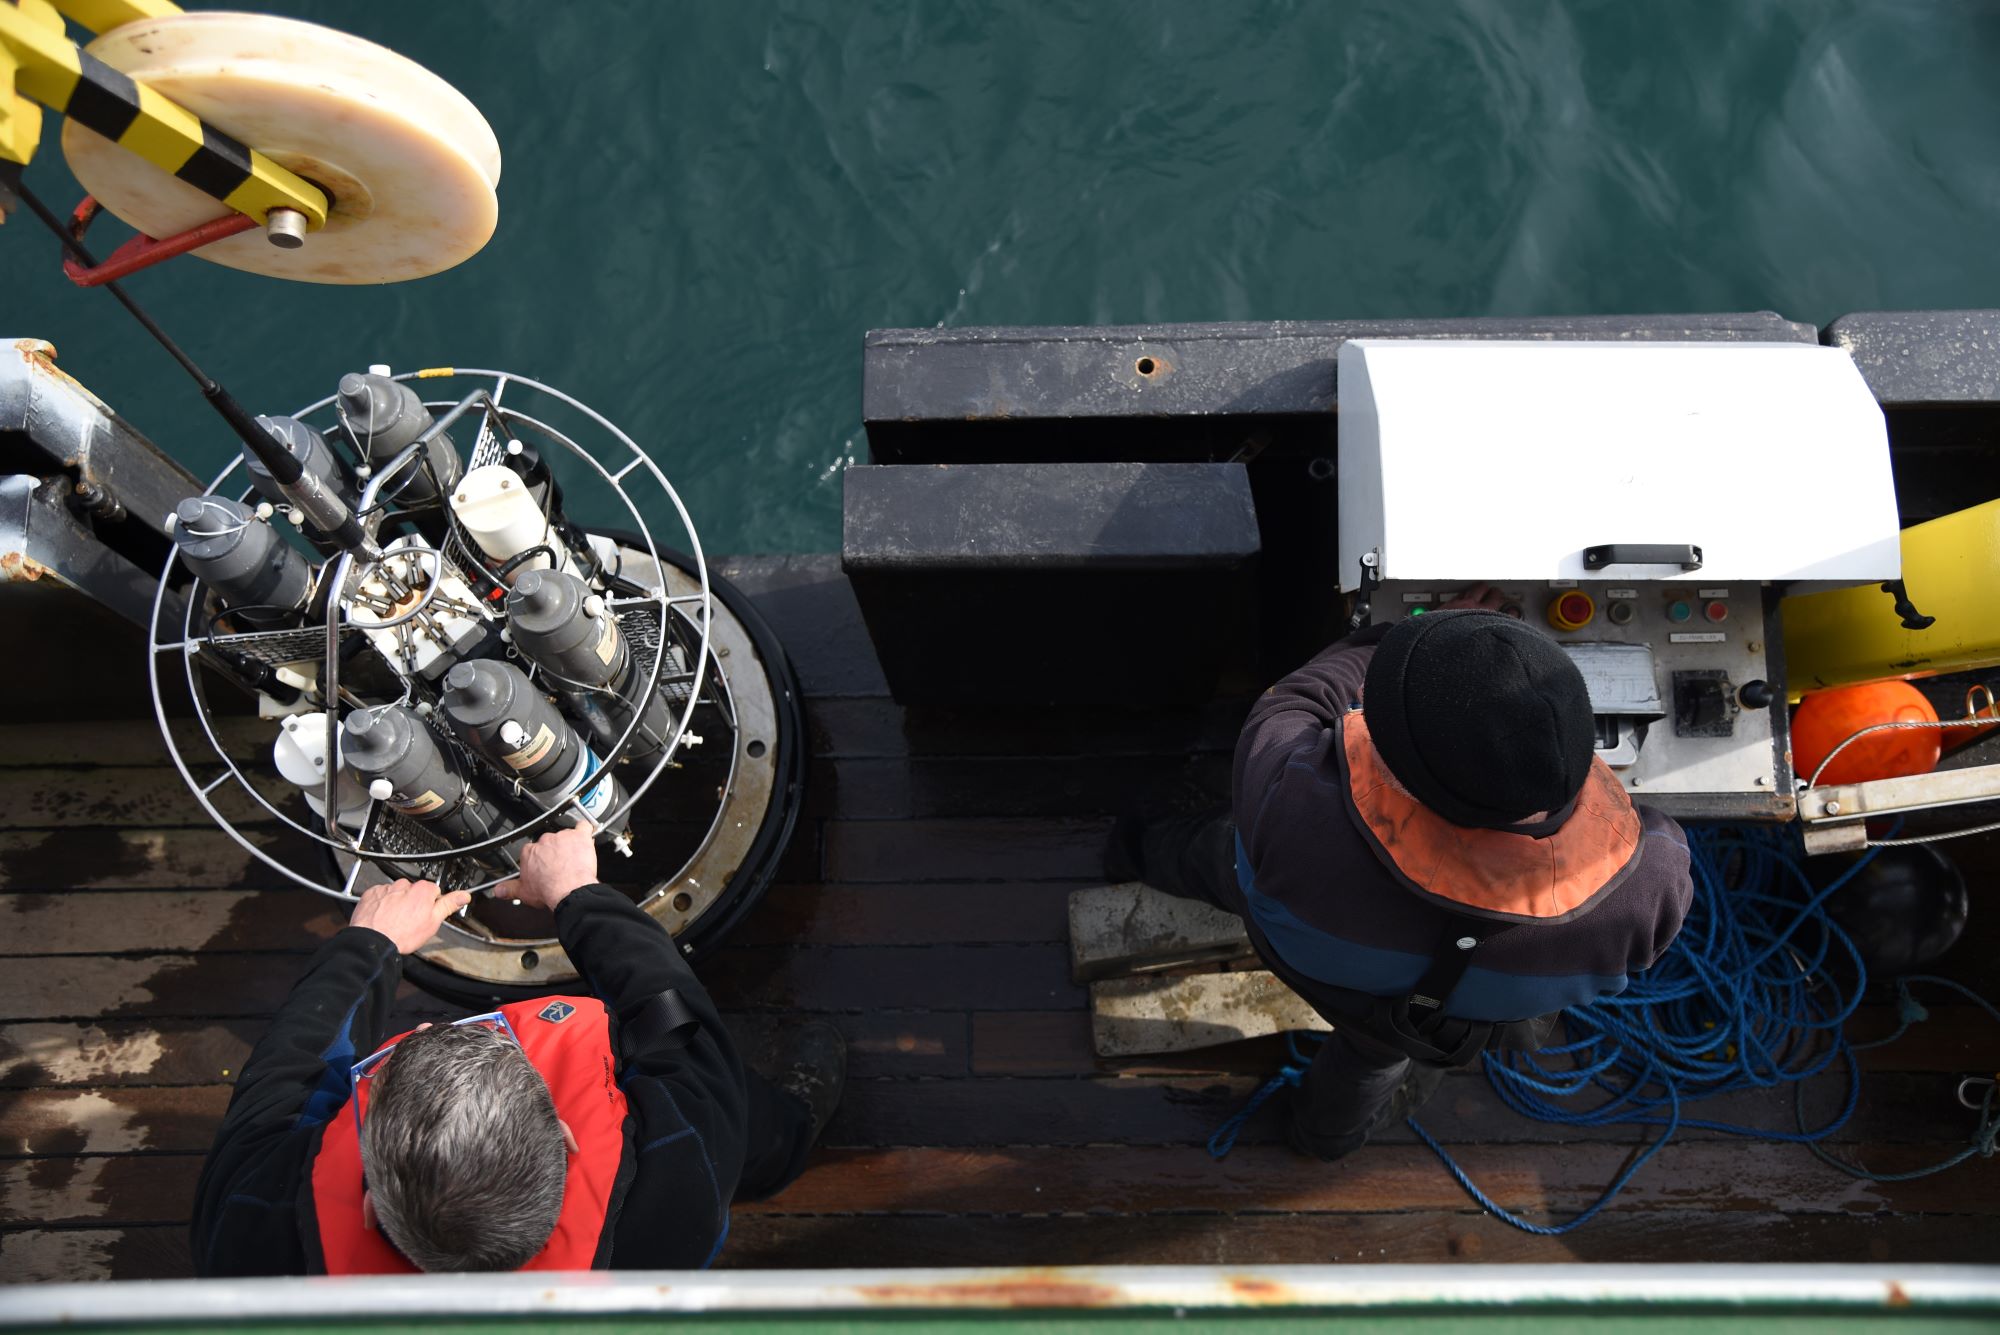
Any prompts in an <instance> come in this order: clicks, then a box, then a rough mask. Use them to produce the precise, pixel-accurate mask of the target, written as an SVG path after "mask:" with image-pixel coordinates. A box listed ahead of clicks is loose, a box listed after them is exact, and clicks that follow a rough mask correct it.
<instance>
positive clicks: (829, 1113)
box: [772, 1020, 847, 1142]
mask: <svg viewBox="0 0 2000 1335" xmlns="http://www.w3.org/2000/svg"><path fill="white" fill-rule="evenodd" d="M778 1060H779V1066H778V1069H777V1071H776V1072H775V1073H774V1074H773V1076H772V1082H773V1083H774V1084H776V1085H777V1086H778V1088H780V1089H782V1090H784V1091H785V1092H786V1093H787V1094H791V1095H793V1096H794V1097H796V1098H798V1099H799V1100H800V1101H802V1102H803V1103H804V1104H805V1105H806V1107H807V1108H809V1109H811V1110H812V1138H813V1140H814V1141H815V1142H817V1141H818V1140H819V1135H820V1132H822V1131H824V1130H826V1124H827V1123H828V1122H830V1121H832V1120H833V1110H834V1109H835V1108H838V1107H839V1106H840V1094H841V1091H842V1090H843V1089H845V1088H846V1086H847V1040H846V1039H845V1038H842V1037H841V1035H840V1031H839V1030H838V1029H835V1028H834V1027H833V1026H832V1025H830V1024H828V1023H826V1021H824V1020H814V1021H813V1022H812V1023H810V1024H807V1025H804V1026H803V1027H801V1028H800V1029H799V1030H798V1031H797V1032H796V1033H794V1034H792V1035H791V1036H790V1037H789V1038H788V1039H787V1040H786V1041H785V1043H784V1046H783V1047H782V1049H781V1050H780V1051H779V1054H778Z"/></svg>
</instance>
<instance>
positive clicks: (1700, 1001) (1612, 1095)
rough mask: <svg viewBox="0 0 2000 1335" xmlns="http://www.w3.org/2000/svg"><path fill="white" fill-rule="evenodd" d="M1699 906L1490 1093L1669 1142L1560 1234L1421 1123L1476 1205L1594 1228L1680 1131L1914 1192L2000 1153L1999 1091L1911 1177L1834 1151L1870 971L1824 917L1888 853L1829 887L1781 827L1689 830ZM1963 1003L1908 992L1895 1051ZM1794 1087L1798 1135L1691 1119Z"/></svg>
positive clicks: (1513, 1055) (1220, 1134) (1507, 1060)
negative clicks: (1810, 1088)
mask: <svg viewBox="0 0 2000 1335" xmlns="http://www.w3.org/2000/svg"><path fill="white" fill-rule="evenodd" d="M1688 844H1689V850H1690V854H1691V859H1692V867H1693V875H1694V886H1695V894H1694V903H1693V905H1692V907H1691V908H1690V909H1689V912H1688V916H1687V920H1686V922H1685V923H1684V924H1683V926H1682V928H1681V933H1680V935H1679V936H1678V937H1676V938H1675V940H1674V942H1673V944H1672V945H1671V946H1669V947H1668V949H1667V951H1666V953H1665V954H1663V955H1662V956H1661V957H1660V959H1659V960H1658V961H1657V962H1656V963H1655V964H1654V965H1653V967H1652V968H1650V969H1648V970H1646V971H1645V972H1643V973H1641V974H1639V975H1637V976H1635V977H1634V978H1633V979H1632V982H1631V985H1630V986H1629V987H1628V988H1627V989H1626V990H1625V991H1624V992H1622V993H1620V994H1619V995H1617V996H1615V997H1607V998H1604V999H1602V1000H1600V1001H1595V1002H1591V1003H1589V1004H1588V1005H1582V1006H1572V1007H1570V1008H1569V1009H1567V1010H1566V1011H1565V1012H1564V1019H1565V1021H1566V1025H1567V1034H1568V1037H1569V1039H1570V1041H1568V1042H1566V1043H1563V1044H1561V1045H1559V1046H1555V1047H1548V1048H1544V1049H1542V1050H1541V1051H1539V1052H1533V1053H1521V1052H1489V1053H1487V1054H1486V1056H1485V1066H1486V1075H1487V1079H1488V1080H1489V1081H1490V1082H1491V1084H1492V1086H1493V1089H1494V1091H1495V1092H1496V1093H1497V1094H1498V1095H1499V1096H1500V1098H1501V1100H1502V1102H1504V1103H1505V1104H1506V1105H1507V1106H1508V1107H1510V1108H1512V1109H1513V1110H1514V1111H1516V1112H1518V1113H1520V1114H1522V1115H1523V1116H1527V1117H1532V1118H1535V1119H1536V1120H1538V1121H1544V1122H1551V1123H1555V1124H1557V1125H1561V1126H1577V1127H1586V1126H1614V1125H1626V1126H1641V1127H1653V1128H1658V1129H1659V1134H1658V1135H1656V1136H1654V1137H1653V1138H1652V1140H1650V1141H1649V1142H1648V1143H1647V1144H1646V1146H1645V1147H1644V1148H1643V1149H1642V1150H1641V1151H1640V1152H1639V1153H1638V1154H1637V1155H1636V1156H1635V1157H1634V1158H1633V1159H1632V1160H1631V1162H1629V1163H1628V1164H1627V1165H1626V1166H1625V1167H1624V1169H1623V1170H1621V1171H1620V1172H1619V1174H1618V1175H1617V1176H1616V1177H1615V1178H1614V1179H1612V1181H1611V1183H1610V1185H1608V1186H1607V1187H1606V1188H1605V1189H1604V1191H1603V1193H1602V1194H1601V1195H1600V1196H1599V1197H1598V1199H1597V1200H1596V1201H1595V1202H1594V1203H1593V1204H1592V1205H1591V1206H1590V1207H1589V1208H1587V1209H1585V1210H1584V1211H1583V1212H1582V1213H1581V1214H1579V1215H1577V1216H1576V1217H1574V1218H1572V1219H1569V1220H1567V1221H1565V1222H1563V1223H1561V1224H1553V1225H1551V1224H1537V1223H1534V1222H1532V1221H1530V1220H1526V1219H1523V1218H1521V1217H1520V1216H1518V1215H1515V1214H1513V1213H1512V1212H1510V1211H1508V1210H1506V1209H1505V1208H1503V1207H1502V1206H1500V1205H1499V1204H1498V1203H1496V1202H1495V1201H1494V1200H1492V1198H1490V1197H1489V1196H1487V1195H1486V1193H1484V1192H1483V1191H1481V1190H1480V1189H1479V1187H1478V1185H1477V1184H1476V1183H1475V1182H1473V1180H1472V1179H1471V1177H1470V1176H1469V1175H1468V1174H1467V1173H1466V1171H1465V1170H1464V1169H1463V1168H1462V1167H1461V1166H1460V1165H1459V1164H1458V1162H1457V1160H1455V1159H1454V1158H1452V1156H1451V1153H1450V1152H1449V1151H1448V1150H1446V1149H1445V1147H1444V1146H1443V1145H1441V1144H1439V1143H1438V1141H1437V1140H1436V1139H1435V1138H1434V1137H1433V1136H1432V1135H1431V1134H1430V1133H1429V1132H1428V1131H1426V1130H1425V1129H1424V1128H1423V1126H1422V1125H1421V1124H1420V1123H1419V1122H1418V1121H1417V1120H1416V1118H1414V1117H1412V1118H1410V1119H1408V1121H1409V1126H1410V1129H1411V1130H1412V1131H1414V1132H1415V1133H1416V1134H1417V1136H1418V1137H1419V1138H1421V1139H1422V1140H1423V1142H1424V1143H1425V1144H1426V1145H1428V1146H1430V1148H1431V1149H1432V1150H1433V1151H1434V1152H1435V1153H1436V1154H1437V1156H1438V1158H1439V1160H1440V1161H1442V1162H1443V1164H1444V1166H1445V1169H1446V1171H1448V1172H1449V1173H1450V1174H1451V1175H1452V1177H1453V1178H1454V1179H1456V1180H1457V1182H1458V1184H1459V1185H1460V1186H1461V1187H1463V1188H1464V1189H1465V1191H1466V1193H1467V1194H1468V1195H1470V1196H1471V1197H1472V1199H1473V1200H1475V1201H1477V1202H1478V1203H1479V1204H1480V1205H1481V1206H1482V1207H1483V1208H1485V1209H1486V1210H1488V1211H1490V1212H1491V1213H1492V1214H1493V1215H1495V1216H1496V1217H1497V1218H1499V1219H1501V1220H1503V1221H1505V1222H1506V1223H1508V1224H1511V1225H1513V1226H1514V1227H1515V1228H1518V1229H1522V1230H1524V1231H1526V1232H1529V1233H1538V1234H1545V1235H1555V1234H1561V1233H1567V1232H1569V1231H1570V1230H1572V1229H1575V1228H1579V1227H1581V1226H1582V1225H1584V1224H1586V1223H1588V1222H1589V1221H1590V1220H1591V1219H1592V1218H1594V1217H1595V1216H1596V1215H1597V1214H1598V1213H1599V1212H1600V1211H1601V1210H1603V1209H1604V1208H1605V1206H1607V1205H1609V1204H1610V1203H1611V1201H1612V1200H1613V1199H1615V1198H1616V1197H1617V1195H1618V1193H1619V1192H1620V1191H1622V1190H1624V1188H1625V1186H1626V1184H1627V1183H1629V1182H1630V1181H1631V1180H1632V1178H1633V1175H1634V1174H1636V1173H1637V1172H1638V1171H1639V1170H1640V1169H1641V1168H1643V1167H1645V1165H1646V1163H1647V1162H1648V1161H1649V1160H1651V1159H1652V1158H1653V1156H1654V1155H1656V1154H1658V1153H1659V1151H1660V1149H1661V1147H1663V1146H1664V1145H1665V1144H1666V1143H1667V1142H1668V1141H1669V1140H1670V1139H1672V1138H1673V1136H1674V1133H1675V1132H1677V1131H1678V1130H1680V1128H1682V1127H1684V1126H1686V1127H1696V1128H1700V1129H1703V1130H1707V1131H1714V1132H1720V1133H1723V1134H1727V1135H1735V1136H1743V1137H1746V1138H1752V1139H1758V1140H1768V1141H1781V1142H1790V1143H1798V1144H1804V1145H1807V1146H1809V1147H1810V1148H1811V1149H1812V1151H1813V1152H1814V1153H1815V1154H1816V1155H1818V1156H1819V1157H1820V1158H1821V1159H1823V1160H1825V1161H1826V1162H1828V1163H1830V1164H1832V1165H1833V1166H1835V1167H1838V1168H1840V1169H1842V1170H1843V1171H1845V1172H1848V1173H1852V1174H1854V1175H1856V1176H1860V1177H1868V1178H1871V1179H1874V1180H1877V1181H1900V1180H1905V1179H1907V1178H1911V1177H1921V1176H1924V1175H1926V1174H1928V1173H1934V1172H1941V1171H1943V1170H1944V1169H1946V1168H1949V1167H1951V1166H1952V1165H1954V1164H1957V1163H1962V1162H1964V1161H1965V1160H1966V1159H1968V1158H1970V1157H1972V1156H1973V1155H1974V1154H1985V1155H1991V1154H1993V1153H1994V1150H1995V1142H1996V1139H2000V1110H1996V1107H1995V1098H1994V1087H1993V1086H1992V1085H1988V1086H1987V1087H1986V1093H1985V1099H1984V1104H1983V1107H1982V1108H1981V1110H1980V1118H1979V1126H1978V1129H1977V1130H1976V1131H1975V1132H1974V1134H1973V1137H1972V1139H1971V1142H1970V1143H1969V1144H1968V1145H1967V1146H1966V1147H1965V1148H1964V1149H1963V1150H1961V1151H1960V1152H1958V1153H1957V1154H1955V1155H1953V1156H1951V1157H1950V1158H1948V1159H1946V1160H1945V1161H1943V1162H1941V1163H1937V1164H1933V1165H1930V1166H1929V1167H1927V1168H1923V1169H1918V1170H1915V1171H1914V1172H1910V1173H1899V1174H1877V1173H1873V1172H1870V1171H1869V1170H1867V1169H1865V1168H1862V1167H1860V1166H1859V1165H1856V1164H1851V1163H1848V1162H1847V1161H1845V1160H1843V1159H1840V1158H1838V1157H1836V1156H1834V1155H1833V1154H1831V1153H1830V1152H1828V1151H1827V1150H1826V1149H1825V1148H1824V1147H1823V1146H1821V1145H1820V1144H1819V1142H1820V1141H1823V1140H1825V1139H1826V1138H1827V1137H1828V1136H1831V1135H1833V1134H1834V1133H1835V1132H1837V1131H1838V1130H1839V1129H1840V1128H1841V1127H1842V1126H1844V1125H1845V1124H1846V1123H1847V1121H1848V1119H1849V1118H1850V1117H1852V1116H1853V1114H1854V1109H1855V1106H1856V1104H1857V1103H1858V1102H1859V1099H1860V1093H1861V1078H1860V1068H1859V1066H1858V1065H1857V1063H1856V1062H1855V1060H1854V1053H1855V1052H1856V1051H1859V1050H1861V1049H1860V1048H1858V1047H1856V1046H1855V1045H1852V1044H1850V1043H1849V1042H1848V1041H1847V1039H1846V1037H1845V1035H1844V1033H1843V1032H1842V1030H1843V1026H1844V1025H1845V1024H1846V1022H1847V1020H1848V1018H1849V1017H1850V1016H1852V1015H1853V1013H1854V1011H1855V1009H1856V1007H1858V1006H1859V1005H1860V1003H1861V998H1862V993H1863V990H1864V989H1865V987H1866V985H1867V981H1868V973H1867V968H1866V966H1865V965H1864V964H1863V963H1862V961H1861V956H1860V954H1859V953H1858V952H1857V951H1856V950H1855V948H1854V944H1853V942H1852V941H1850V940H1849V939H1848V937H1847V934H1846V933H1845V932H1843V931H1841V930H1840V928H1839V927H1838V926H1837V925H1836V924H1835V923H1834V922H1833V920H1832V919H1831V918H1830V917H1828V916H1827V914H1826V911H1825V904H1826V902H1827V900H1828V899H1830V898H1831V897H1832V896H1833V895H1834V894H1836V893H1838V892H1839V890H1840V889H1841V887H1842V886H1844V885H1846V884H1847V883H1848V881H1849V880H1851V879H1852V878H1853V877H1854V876H1855V875H1856V874H1857V873H1858V872H1860V870H1861V869H1862V867H1864V866H1866V865H1867V863H1868V862H1869V860H1870V859H1872V858H1873V856H1874V854H1873V853H1872V852H1871V853H1869V854H1867V855H1866V856H1864V857H1863V858H1861V859H1860V860H1859V861H1858V862H1856V863H1855V864H1854V866H1852V867H1850V868H1848V869H1847V870H1846V871H1845V872H1844V873H1843V874H1842V875H1841V876H1840V877H1838V878H1837V879H1835V880H1834V881H1833V882H1831V883H1830V884H1828V885H1826V886H1824V887H1815V886H1814V885H1813V884H1812V883H1811V881H1810V880H1809V879H1808V878H1807V876H1806V874H1805V871H1804V868H1803V866H1802V857H1801V855H1800V853H1799V851H1798V846H1797V843H1796V836H1795V835H1794V834H1793V833H1792V831H1790V830H1788V829H1784V828H1774V827H1768V826H1705V827H1691V828H1690V829H1689V830H1688ZM1913 983H1922V984H1926V985H1931V986H1938V987H1943V988H1947V989H1950V990H1951V991H1954V992H1957V993H1959V994H1961V995H1963V996H1964V997H1966V998H1967V999H1969V1000H1971V1001H1973V1002H1974V1003H1976V1004H1977V1005H1979V1006H1981V1007H1982V1008H1984V1009H1985V1011H1986V1012H1987V1013H1988V1014H1989V1015H1991V1016H1993V1018H1994V1019H1995V1020H2000V1010H1996V1009H1995V1008H1994V1007H1993V1006H1992V1005H1991V1004H1989V1003H1988V1002H1987V1001H1985V1000H1984V999H1983V998H1981V997H1979V996H1977V995H1976V994H1974V993H1973V992H1971V991H1970V990H1968V989H1966V988H1963V987H1961V986H1959V985H1958V984H1957V983H1954V982H1952V981H1950V980H1949V979H1943V978H1935V977H1931V976H1928V975H1918V976H1914V977H1910V978H1905V979H1899V980H1898V981H1897V993H1898V999H1899V1011H1900V1015H1899V1018H1900V1023H1899V1024H1898V1026H1897V1029H1896V1032H1895V1033H1893V1034H1891V1035H1889V1036H1888V1037H1887V1038H1884V1039H1881V1040H1878V1041H1877V1042H1874V1043H1869V1044H1866V1045H1862V1046H1863V1047H1877V1046H1881V1045H1883V1044H1886V1043H1890V1042H1893V1041H1894V1040H1895V1039H1896V1038H1899V1037H1901V1035H1902V1034H1903V1033H1904V1032H1905V1031H1906V1030H1907V1029H1908V1028H1909V1026H1910V1025H1911V1024H1913V1023H1916V1022H1917V1021H1919V1020H1921V1019H1922V1018H1923V1017H1924V1015H1925V1012H1924V1009H1923V1007H1922V1006H1921V1005H1920V1004H1918V1002H1917V1001H1916V999H1915V997H1914V996H1913V995H1912V994H1911V991H1910V985H1911V984H1913ZM1291 1057H1292V1061H1291V1062H1290V1063H1289V1064H1287V1065H1286V1066H1285V1067H1284V1068H1283V1069H1282V1070H1281V1071H1280V1072H1279V1073H1278V1075H1276V1076H1274V1077H1273V1078H1272V1079H1271V1080H1270V1081H1268V1082H1266V1083H1265V1085H1264V1086H1263V1087H1262V1088H1260V1089H1259V1090H1258V1091H1257V1092H1256V1093H1255V1094H1254V1095H1252V1097H1251V1099H1250V1101H1249V1102H1248V1103H1247V1104H1246V1105H1245V1107H1244V1108H1243V1109H1242V1110H1241V1111H1239V1112H1238V1113H1237V1114H1236V1115H1235V1116H1234V1117H1232V1118H1230V1120H1229V1121H1228V1122H1225V1123H1224V1124H1223V1125H1222V1126H1221V1127H1220V1128H1218V1129H1217V1131H1216V1133H1215V1135H1214V1136H1213V1137H1211V1138H1210V1140H1209V1146H1208V1148H1209V1152H1210V1153H1211V1154H1213V1155H1215V1156H1216V1157H1217V1158H1220V1157H1221V1156H1222V1155H1224V1154H1227V1153H1228V1152H1229V1150H1230V1148H1231V1147H1232V1146H1233V1145H1234V1144H1235V1141H1236V1136H1237V1134H1238V1133H1239V1132H1240V1131H1241V1129H1242V1126H1243V1124H1244V1122H1245V1121H1247V1120H1248V1118H1249V1116H1250V1115H1251V1114H1252V1113H1253V1112H1255V1111H1256V1109H1257V1108H1258V1106H1260V1105H1261V1104H1263V1103H1264V1102H1265V1101H1266V1100H1267V1099H1269V1098H1270V1097H1271V1096H1272V1095H1273V1094H1275V1093H1276V1092H1277V1091H1278V1090H1279V1089H1280V1088H1282V1087H1283V1086H1285V1085H1288V1084H1289V1085H1293V1086H1296V1085H1297V1084H1299V1082H1300V1081H1301V1080H1302V1079H1303V1078H1304V1074H1305V1069H1306V1066H1307V1064H1308V1061H1307V1058H1306V1057H1305V1056H1304V1055H1303V1054H1302V1053H1301V1052H1300V1050H1299V1047H1298V1044H1297V1042H1296V1040H1294V1041H1293V1043H1292V1047H1291ZM1836 1067H1837V1068H1839V1069H1841V1070H1842V1071H1843V1072H1844V1075H1845V1081H1844V1085H1845V1092H1844V1096H1843V1098H1842V1101H1841V1104H1840V1107H1839V1109H1838V1110H1837V1111H1836V1112H1835V1113H1834V1114H1833V1115H1832V1116H1831V1117H1829V1118H1827V1119H1826V1120H1825V1121H1823V1122H1821V1123H1820V1124H1819V1125H1817V1126H1813V1125H1809V1124H1808V1123H1809V1119H1808V1118H1807V1116H1806V1111H1805V1102H1804V1085H1805V1082H1806V1081H1808V1080H1811V1079H1812V1078H1813V1077H1814V1076H1817V1075H1820V1074H1821V1073H1823V1072H1825V1071H1827V1070H1829V1069H1830V1068H1836ZM1784 1084H1791V1085H1792V1086H1793V1089H1794V1102H1795V1114H1796V1121H1797V1124H1798V1125H1797V1129H1796V1130H1794V1131H1786V1130H1781V1129H1778V1128H1773V1127H1753V1126H1742V1125H1739V1124H1736V1123H1733V1122H1723V1121H1716V1120H1712V1119H1708V1118H1703V1117H1695V1116H1689V1115H1688V1112H1687V1105H1689V1104H1692V1103H1695V1102H1698V1101H1700V1100H1703V1099H1707V1098H1711V1097H1714V1096H1715V1095H1719V1094H1730V1093H1736V1092H1740V1091H1745V1090H1757V1089H1770V1088H1773V1087H1776V1086H1779V1085H1784Z"/></svg>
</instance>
